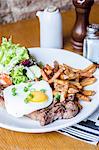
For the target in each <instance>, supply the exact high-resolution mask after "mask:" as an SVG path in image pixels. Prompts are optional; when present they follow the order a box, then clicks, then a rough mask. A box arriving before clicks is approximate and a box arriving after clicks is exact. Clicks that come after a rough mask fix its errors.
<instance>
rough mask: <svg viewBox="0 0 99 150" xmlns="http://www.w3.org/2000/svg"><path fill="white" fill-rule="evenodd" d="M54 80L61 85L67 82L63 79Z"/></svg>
mask: <svg viewBox="0 0 99 150" xmlns="http://www.w3.org/2000/svg"><path fill="white" fill-rule="evenodd" d="M54 82H55V83H57V84H61V85H65V84H68V83H69V81H68V80H65V81H64V80H60V79H55V80H54Z"/></svg>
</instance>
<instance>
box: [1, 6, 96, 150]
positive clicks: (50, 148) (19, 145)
mask: <svg viewBox="0 0 99 150" xmlns="http://www.w3.org/2000/svg"><path fill="white" fill-rule="evenodd" d="M98 10H99V5H94V6H93V8H92V11H91V14H90V22H91V23H98V24H99V11H98ZM62 17H63V33H64V48H65V49H67V50H70V51H74V50H73V49H72V46H71V44H70V33H71V29H72V27H73V24H74V21H75V13H74V10H69V11H67V12H63V13H62ZM10 35H12V36H13V41H14V42H15V43H20V44H22V45H25V46H26V47H35V46H39V22H38V20H37V18H34V19H31V20H27V21H26V20H25V21H20V22H18V23H14V24H7V25H0V37H1V36H7V37H8V36H10ZM74 52H77V51H74ZM78 53H79V52H78ZM38 149H39V150H58V149H59V150H99V147H98V146H93V145H89V144H86V143H84V142H80V141H78V140H75V139H73V138H70V137H67V136H64V135H61V134H59V133H57V132H51V133H45V134H28V133H18V132H14V131H9V130H6V129H0V150H38Z"/></svg>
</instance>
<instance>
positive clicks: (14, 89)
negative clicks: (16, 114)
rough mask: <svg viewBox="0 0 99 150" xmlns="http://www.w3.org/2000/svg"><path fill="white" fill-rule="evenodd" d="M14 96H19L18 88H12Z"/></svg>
mask: <svg viewBox="0 0 99 150" xmlns="http://www.w3.org/2000/svg"><path fill="white" fill-rule="evenodd" d="M12 95H13V96H16V95H17V93H16V88H15V87H14V88H12Z"/></svg>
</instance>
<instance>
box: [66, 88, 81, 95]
mask: <svg viewBox="0 0 99 150" xmlns="http://www.w3.org/2000/svg"><path fill="white" fill-rule="evenodd" d="M77 92H79V90H77V89H75V88H69V89H68V93H69V94H70V93H71V94H75V93H77Z"/></svg>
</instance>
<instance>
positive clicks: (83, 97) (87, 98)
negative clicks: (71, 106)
mask: <svg viewBox="0 0 99 150" xmlns="http://www.w3.org/2000/svg"><path fill="white" fill-rule="evenodd" d="M76 97H77V98H78V100H84V101H87V102H90V101H91V100H90V98H89V97H87V96H85V95H83V94H79V93H77V94H76Z"/></svg>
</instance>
